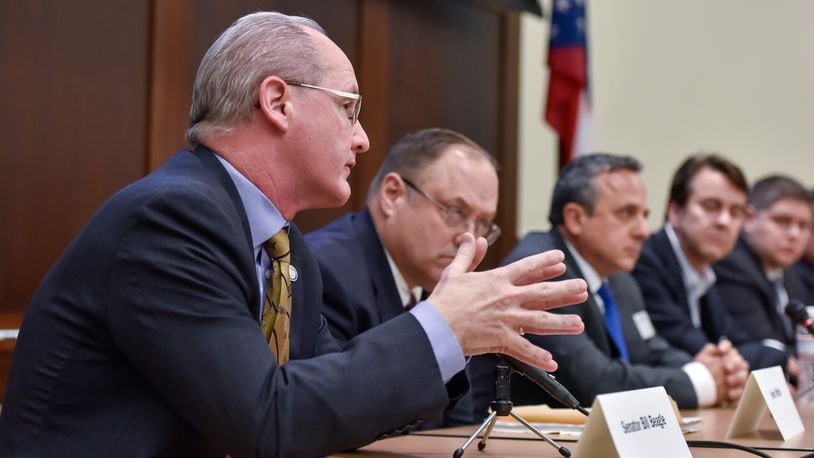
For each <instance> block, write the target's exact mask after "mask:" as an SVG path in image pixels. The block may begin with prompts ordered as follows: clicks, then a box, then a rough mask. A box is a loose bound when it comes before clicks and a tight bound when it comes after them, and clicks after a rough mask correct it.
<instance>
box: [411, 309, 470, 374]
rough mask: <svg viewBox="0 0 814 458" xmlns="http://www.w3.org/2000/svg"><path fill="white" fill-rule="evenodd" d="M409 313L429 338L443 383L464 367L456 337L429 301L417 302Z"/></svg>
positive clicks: (464, 361)
mask: <svg viewBox="0 0 814 458" xmlns="http://www.w3.org/2000/svg"><path fill="white" fill-rule="evenodd" d="M410 313H412V314H413V316H414V317H415V318H416V319H417V320H418V323H419V324H421V327H422V328H424V332H425V333H426V334H427V337H428V338H429V339H430V345H431V346H432V351H433V353H434V354H435V361H436V362H437V363H438V369H440V370H441V377H442V378H443V379H444V383H447V382H448V381H450V380H451V379H452V377H454V376H455V374H457V373H458V372H461V371H462V370H464V367H466V360H465V359H464V352H463V350H461V345H460V344H459V343H458V338H457V337H455V333H454V332H452V328H450V327H449V324H448V323H447V321H446V320H445V319H444V317H442V316H441V314H440V313H438V311H437V310H435V307H433V305H432V304H430V303H429V302H427V301H421V302H419V303H418V305H416V306H415V307H413V308H412V309H411V310H410Z"/></svg>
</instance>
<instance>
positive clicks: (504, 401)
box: [452, 358, 571, 458]
mask: <svg viewBox="0 0 814 458" xmlns="http://www.w3.org/2000/svg"><path fill="white" fill-rule="evenodd" d="M496 372H497V375H496V379H495V399H494V400H493V401H492V402H490V403H489V407H491V408H492V413H491V414H489V416H488V417H486V419H485V420H484V421H483V423H481V425H480V426H479V427H478V429H476V430H475V432H474V433H472V435H471V436H469V438H468V439H467V440H466V442H464V444H463V445H462V446H460V447H458V448H457V449H455V452H454V453H453V454H452V456H453V458H461V456H463V454H464V451H465V450H466V448H467V447H469V445H470V444H471V443H472V442H474V441H475V439H476V438H477V437H478V435H480V433H481V432H482V431H483V430H484V429H485V430H486V433H484V434H483V436H482V437H481V440H480V441H479V442H478V450H483V449H485V448H486V441H487V440H488V439H489V434H491V433H492V429H493V428H494V426H495V423H496V422H497V417H509V416H510V417H512V418H514V419H515V420H517V421H519V422H520V424H522V425H523V426H525V427H526V428H528V430H529V431H531V432H533V433H534V434H536V435H537V436H538V437H540V438H541V439H543V440H544V441H546V442H548V443H549V444H550V445H551V446H552V447H554V448H556V449H557V451H558V452H560V455H562V456H565V457H569V456H571V451H570V450H568V449H567V448H565V447H563V446H561V445H559V444H558V443H556V442H554V440H553V439H551V438H550V437H548V436H547V435H545V434H544V433H543V432H542V431H540V430H539V429H537V428H535V427H534V426H533V425H532V424H531V423H529V422H528V421H526V419H525V418H523V417H521V416H520V415H517V414H516V413H514V412H512V401H511V375H512V372H517V371H514V370H513V369H511V368H510V367H509V365H508V364H506V362H505V361H504V360H503V359H502V358H501V360H500V361H499V362H498V364H497V371H496Z"/></svg>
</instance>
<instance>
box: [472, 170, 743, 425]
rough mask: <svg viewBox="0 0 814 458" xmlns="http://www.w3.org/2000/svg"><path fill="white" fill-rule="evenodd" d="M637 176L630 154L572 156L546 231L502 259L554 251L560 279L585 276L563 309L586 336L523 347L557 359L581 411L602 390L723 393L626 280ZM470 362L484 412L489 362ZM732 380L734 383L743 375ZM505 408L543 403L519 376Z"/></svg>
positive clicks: (636, 229)
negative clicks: (561, 267)
mask: <svg viewBox="0 0 814 458" xmlns="http://www.w3.org/2000/svg"><path fill="white" fill-rule="evenodd" d="M639 169H640V165H639V163H638V162H637V161H636V160H635V159H632V158H629V157H621V156H614V155H608V154H592V155H587V156H581V157H578V158H576V159H575V160H574V161H573V162H571V163H570V164H568V165H567V166H566V167H565V168H564V169H563V170H562V172H561V173H560V177H559V179H558V180H557V184H556V186H555V189H554V193H553V196H552V204H551V212H550V214H549V221H550V222H551V224H552V226H553V227H554V229H552V230H551V231H549V232H546V233H540V232H532V233H530V234H528V235H526V237H524V238H523V240H521V241H520V243H519V244H518V245H517V246H516V247H515V248H514V250H512V252H511V253H510V254H509V256H508V257H507V258H506V260H505V262H512V261H513V260H516V259H522V258H523V257H526V256H529V255H533V254H535V253H539V252H541V251H545V250H550V249H559V250H562V251H563V252H564V253H565V254H566V265H567V272H566V274H565V275H564V276H563V277H562V278H572V276H578V277H583V278H584V279H585V280H586V282H587V283H588V288H589V291H590V292H591V293H592V294H590V295H589V297H588V300H587V301H586V302H584V303H582V304H578V305H574V306H570V307H565V308H563V309H562V310H563V311H567V313H574V314H578V315H579V316H580V317H582V320H583V322H584V323H585V332H584V333H583V334H580V335H575V336H562V337H554V336H530V337H529V340H530V341H531V342H532V343H534V344H536V345H539V346H543V347H545V348H547V349H549V350H550V351H551V352H552V354H553V355H556V357H558V358H559V359H560V360H561V361H563V364H561V365H560V368H559V370H557V371H556V372H555V373H554V375H555V376H556V377H557V378H558V379H559V381H560V382H561V383H562V384H563V385H564V386H565V387H566V388H568V389H569V390H570V391H571V392H572V393H573V394H574V395H575V396H576V398H577V399H578V400H579V401H580V403H581V404H585V405H590V404H591V403H592V402H593V400H594V397H595V396H596V395H597V394H601V393H609V392H615V391H622V390H631V389H637V388H645V387H651V386H659V385H661V386H664V387H665V389H666V390H667V392H668V393H669V394H670V395H671V396H672V397H673V398H674V399H675V400H676V402H678V405H679V406H681V407H696V406H703V405H711V404H715V403H718V402H721V401H722V400H724V399H727V396H728V395H729V394H730V393H729V391H730V387H728V386H727V385H726V381H725V377H724V373H723V368H722V366H721V364H720V362H719V360H718V359H717V358H716V357H714V356H715V355H714V354H713V352H711V351H705V352H702V353H701V354H700V355H698V356H696V358H695V359H696V361H693V358H692V357H691V356H690V355H689V354H687V353H685V352H683V351H681V350H678V349H675V348H672V347H671V346H670V345H669V344H668V343H667V342H666V341H665V340H664V339H662V338H661V337H659V336H658V335H657V334H656V332H655V330H654V328H653V325H652V323H651V322H650V318H649V317H648V315H647V312H646V311H645V309H644V303H643V300H642V296H641V292H640V291H639V289H638V286H637V285H636V282H635V281H634V280H633V278H632V276H631V275H630V274H629V273H628V272H630V271H631V270H633V266H634V264H635V262H636V260H637V258H638V257H639V253H640V251H641V245H642V242H643V241H644V240H645V239H646V238H647V236H648V235H649V231H648V227H647V219H646V216H647V203H646V197H645V190H644V183H643V182H642V179H641V177H639V175H638V172H639ZM475 359H476V360H477V362H476V363H474V365H473V367H471V368H470V369H471V371H470V374H471V376H472V378H473V390H475V391H474V393H473V395H474V397H475V408H476V412H483V411H484V409H485V407H486V403H488V402H489V400H491V398H492V397H493V396H494V388H493V387H494V384H493V383H491V381H490V377H491V374H492V373H494V359H491V360H490V357H478V358H475ZM740 377H741V379H742V381H741V382H740V385H741V386H742V384H743V383H744V381H745V379H746V376H745V373H742V374H740ZM731 388H732V389H738V387H735V386H733V387H731ZM732 394H738V393H732ZM512 401H513V402H516V403H517V404H536V403H540V402H549V403H550V402H551V401H550V400H549V399H548V398H547V396H545V395H544V393H543V392H542V390H540V389H539V388H537V387H536V386H534V385H532V384H531V383H530V382H527V381H525V380H522V379H519V380H516V382H514V383H513V386H512Z"/></svg>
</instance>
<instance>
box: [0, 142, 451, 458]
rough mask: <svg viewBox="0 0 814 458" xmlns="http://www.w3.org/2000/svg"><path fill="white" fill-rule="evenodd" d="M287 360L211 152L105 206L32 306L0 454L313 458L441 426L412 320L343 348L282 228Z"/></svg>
mask: <svg viewBox="0 0 814 458" xmlns="http://www.w3.org/2000/svg"><path fill="white" fill-rule="evenodd" d="M290 239H291V246H292V264H294V265H295V266H296V267H297V268H298V270H299V273H300V275H299V280H298V281H297V282H295V283H294V292H293V295H294V304H293V308H292V309H293V313H292V324H291V339H292V341H291V357H292V360H291V361H290V362H289V363H287V364H285V365H284V366H281V367H278V366H277V364H276V360H275V358H274V357H273V354H272V353H271V351H270V350H269V348H268V345H267V342H266V339H265V338H264V337H263V335H262V333H261V332H260V329H259V325H258V316H259V313H260V310H259V308H260V289H259V285H258V281H257V275H256V269H255V259H254V256H253V252H252V246H251V238H250V236H249V227H248V223H247V220H246V214H245V211H244V209H243V206H242V203H241V201H240V199H239V196H238V194H237V191H236V189H235V187H234V185H233V183H232V181H231V179H230V178H229V176H228V174H227V173H226V171H225V170H224V169H223V167H222V166H221V164H220V163H219V162H218V160H217V159H216V157H215V156H214V155H213V154H212V153H211V152H210V151H209V150H207V149H206V148H204V147H199V148H197V149H196V150H195V151H194V152H192V153H190V152H188V151H182V152H180V153H179V154H177V155H175V156H174V157H172V158H171V159H170V160H169V161H168V162H167V163H166V164H165V165H164V166H163V167H161V168H160V169H159V170H157V171H156V172H154V173H151V174H150V175H148V176H147V177H145V178H143V179H141V180H139V181H137V182H135V183H134V184H132V185H130V186H128V187H126V188H124V189H123V190H121V191H120V192H118V193H117V194H116V195H114V196H113V197H112V198H111V199H110V200H108V201H107V202H106V203H105V204H104V205H103V206H102V207H101V208H100V209H99V210H98V211H97V212H96V214H95V215H94V216H93V218H92V219H91V220H90V222H89V223H88V225H87V226H86V227H85V229H83V231H82V232H81V233H80V234H79V235H78V236H77V237H76V239H75V240H74V241H73V242H72V243H71V244H70V246H68V248H67V249H66V250H65V252H64V253H63V255H62V256H61V257H60V259H59V260H58V261H57V262H56V264H55V265H54V266H53V267H52V269H51V270H50V272H49V273H48V274H47V275H46V276H45V278H44V279H43V281H42V283H41V284H40V286H39V288H38V289H37V291H36V293H35V295H34V296H33V298H32V300H31V303H30V305H29V307H28V309H27V311H26V316H25V319H24V322H23V325H22V329H21V332H20V338H19V340H18V341H17V345H16V349H15V353H14V361H13V363H12V367H11V372H10V375H9V381H8V392H7V395H6V399H5V405H4V406H3V407H4V408H3V413H2V416H0V455H2V456H4V457H13V456H62V457H66V456H78V457H94V456H122V457H130V456H219V457H223V456H224V454H226V453H229V454H230V455H232V456H236V457H242V456H322V455H325V454H328V453H331V452H335V451H340V450H343V449H347V448H351V447H355V446H359V445H361V444H364V443H366V442H369V441H372V440H374V439H375V438H376V436H377V435H379V434H381V433H384V432H388V431H391V430H393V429H395V428H399V427H400V426H402V425H404V424H405V423H408V422H410V421H413V420H416V419H419V418H421V417H432V416H437V415H439V414H440V412H441V411H442V410H443V409H444V407H445V406H446V405H447V403H448V401H449V398H448V395H447V390H446V389H445V386H444V384H443V381H442V379H441V376H440V372H439V369H438V364H437V363H436V361H435V358H434V355H433V350H432V348H431V346H430V344H429V341H428V339H427V337H426V335H425V333H424V331H423V329H422V328H421V325H420V324H419V323H418V321H417V320H415V318H414V317H413V316H412V315H409V314H406V315H403V316H399V317H398V318H396V319H393V320H391V321H389V322H388V323H386V324H384V325H382V326H380V327H378V328H376V329H373V330H371V331H370V332H368V333H366V334H365V335H364V336H359V338H357V339H356V340H354V342H352V343H351V345H348V346H347V347H346V348H345V350H344V351H342V352H334V351H335V350H337V349H338V346H337V345H336V343H335V342H334V341H333V338H332V337H331V336H330V334H329V332H328V329H327V325H326V323H325V319H324V318H323V317H322V316H321V315H320V313H319V309H320V304H321V301H322V288H321V281H320V274H319V269H318V267H317V264H316V261H315V260H314V258H313V256H312V255H311V253H310V251H309V250H308V249H307V247H306V246H305V243H304V240H303V239H302V237H301V235H300V233H299V231H298V230H297V229H296V227H294V226H293V225H292V227H291V231H290Z"/></svg>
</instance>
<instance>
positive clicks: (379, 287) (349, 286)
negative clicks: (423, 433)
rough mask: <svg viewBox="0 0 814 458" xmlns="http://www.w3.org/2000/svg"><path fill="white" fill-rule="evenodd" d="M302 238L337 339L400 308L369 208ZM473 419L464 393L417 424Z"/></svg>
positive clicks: (459, 382) (457, 382) (458, 387)
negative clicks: (448, 407)
mask: <svg viewBox="0 0 814 458" xmlns="http://www.w3.org/2000/svg"><path fill="white" fill-rule="evenodd" d="M305 240H306V242H308V245H309V247H310V248H311V251H312V252H313V253H314V256H315V257H316V259H317V262H318V263H319V269H320V272H321V273H322V283H323V301H324V304H323V310H322V313H323V315H325V318H326V319H327V320H328V327H329V328H330V330H331V333H332V334H333V335H334V337H335V338H336V339H337V341H339V342H340V344H343V345H344V344H346V343H347V342H348V341H349V340H351V339H353V338H354V337H356V336H357V335H359V334H361V333H363V332H365V331H367V330H368V329H371V328H373V327H375V326H378V325H380V324H382V323H384V322H385V321H388V320H390V319H393V318H395V317H397V316H399V315H402V314H404V313H405V310H404V305H403V304H402V302H401V296H400V295H399V292H398V287H397V286H396V281H395V279H394V278H393V273H392V271H391V270H390V263H388V262H387V255H386V254H385V252H384V248H383V247H382V243H381V240H380V239H379V235H378V234H377V233H376V228H375V226H374V225H373V219H372V218H371V216H370V211H369V210H367V209H365V210H363V211H361V212H359V213H351V214H348V215H345V216H343V217H342V218H340V219H338V220H336V221H334V222H332V223H331V224H329V225H327V226H325V227H323V228H321V229H319V230H317V231H314V232H311V233H310V234H308V235H306V236H305ZM450 384H451V387H454V388H453V389H452V391H456V392H460V391H462V390H465V389H466V388H468V386H469V382H468V380H467V379H466V377H465V376H464V374H463V373H461V374H459V375H458V376H456V377H454V378H453V379H452V380H451V381H450ZM472 420H473V416H472V403H471V400H470V398H469V397H468V396H465V397H463V398H462V399H461V400H459V401H458V402H457V405H455V407H454V409H452V410H448V411H447V412H445V413H444V416H443V418H436V419H427V420H426V421H425V422H424V424H422V425H421V428H422V429H428V428H437V427H440V426H453V425H461V424H469V423H471V422H472Z"/></svg>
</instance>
